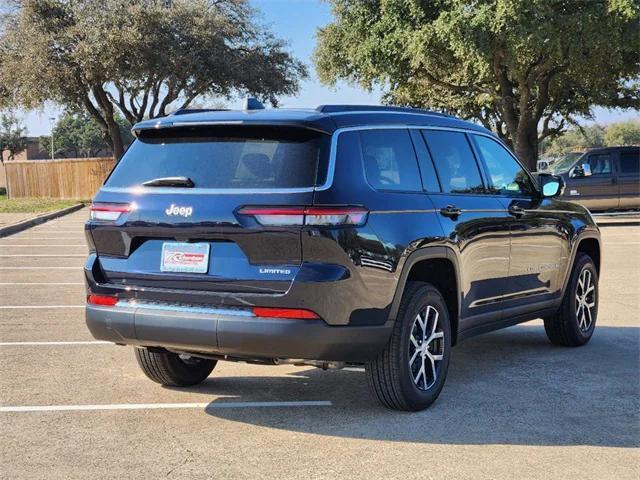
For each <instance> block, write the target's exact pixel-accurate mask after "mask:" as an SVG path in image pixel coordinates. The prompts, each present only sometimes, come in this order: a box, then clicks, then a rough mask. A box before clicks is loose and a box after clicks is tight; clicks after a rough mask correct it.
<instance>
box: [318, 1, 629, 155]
mask: <svg viewBox="0 0 640 480" xmlns="http://www.w3.org/2000/svg"><path fill="white" fill-rule="evenodd" d="M330 2H331V4H332V7H333V13H334V17H335V20H334V21H333V22H332V23H330V24H329V25H327V26H325V27H323V28H321V29H320V30H319V32H318V46H317V48H316V52H315V62H316V65H317V70H318V73H319V75H320V78H321V80H322V81H324V82H325V83H328V84H333V83H335V82H336V81H337V80H339V79H345V80H347V81H351V82H354V83H357V84H360V85H361V86H364V87H366V88H373V87H374V86H381V87H382V88H383V89H384V91H385V101H387V102H392V103H397V104H402V105H410V106H415V107H426V108H432V109H437V110H444V111H447V112H451V113H454V114H458V115H460V116H462V117H465V118H469V119H474V120H477V121H480V122H482V124H484V125H485V126H486V127H488V128H491V129H493V130H494V131H496V132H497V133H498V134H499V135H500V136H501V137H502V138H503V139H504V140H505V141H507V143H509V144H511V146H512V147H513V148H514V150H515V152H516V154H517V155H518V156H519V157H520V159H521V160H522V161H523V162H524V163H525V164H527V165H528V166H529V167H530V168H531V167H533V168H535V161H536V159H537V153H538V143H539V142H540V141H541V140H543V139H545V138H552V137H553V136H556V135H558V134H560V133H561V132H562V131H563V130H565V129H566V127H567V125H568V124H570V123H571V122H572V121H573V120H574V118H575V117H576V116H583V117H589V116H590V113H591V108H592V107H593V106H596V105H600V106H605V107H612V108H614V107H618V108H639V107H640V94H639V87H640V82H639V79H640V76H639V59H640V42H638V38H640V13H639V11H640V7H639V5H638V2H637V0H591V1H584V0H475V1H468V0H369V1H360V0H330Z"/></svg>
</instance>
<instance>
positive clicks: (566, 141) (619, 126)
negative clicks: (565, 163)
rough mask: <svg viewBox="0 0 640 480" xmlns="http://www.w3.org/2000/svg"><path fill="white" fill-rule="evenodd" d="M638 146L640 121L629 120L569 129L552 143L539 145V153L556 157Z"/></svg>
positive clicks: (545, 142) (544, 142)
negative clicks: (570, 153)
mask: <svg viewBox="0 0 640 480" xmlns="http://www.w3.org/2000/svg"><path fill="white" fill-rule="evenodd" d="M622 145H640V121H637V120H629V121H625V122H615V123H610V124H609V125H605V126H602V125H598V124H595V123H594V124H591V125H587V126H584V127H581V126H576V127H573V128H570V129H569V130H567V131H566V132H564V133H562V135H560V136H558V137H556V138H554V139H553V140H552V141H543V142H542V143H541V153H542V154H543V155H544V156H547V157H557V156H560V155H563V154H565V153H568V152H575V151H581V150H584V149H587V148H597V147H617V146H622Z"/></svg>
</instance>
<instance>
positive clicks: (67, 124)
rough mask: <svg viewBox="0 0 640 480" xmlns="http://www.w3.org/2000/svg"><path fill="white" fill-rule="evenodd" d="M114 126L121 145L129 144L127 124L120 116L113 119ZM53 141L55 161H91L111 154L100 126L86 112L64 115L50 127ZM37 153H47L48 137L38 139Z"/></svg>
mask: <svg viewBox="0 0 640 480" xmlns="http://www.w3.org/2000/svg"><path fill="white" fill-rule="evenodd" d="M116 122H117V123H118V125H119V127H120V136H121V138H122V139H123V144H124V145H127V144H129V143H130V142H131V140H132V136H131V133H130V131H129V123H128V122H127V121H126V120H124V118H123V117H122V116H120V115H117V116H116ZM53 139H54V154H55V156H57V157H66V158H79V157H94V156H96V155H97V154H99V153H101V152H103V154H104V153H107V154H111V153H112V152H111V147H110V145H109V143H108V141H107V139H105V135H104V132H103V131H102V129H101V128H100V124H99V123H98V122H97V121H96V120H95V119H94V118H93V117H91V116H90V115H89V114H88V113H86V112H79V113H74V112H65V113H64V114H63V115H62V116H61V117H60V119H59V120H58V121H57V123H56V124H55V126H54V127H53ZM40 149H41V150H43V151H46V152H50V151H51V136H42V137H40Z"/></svg>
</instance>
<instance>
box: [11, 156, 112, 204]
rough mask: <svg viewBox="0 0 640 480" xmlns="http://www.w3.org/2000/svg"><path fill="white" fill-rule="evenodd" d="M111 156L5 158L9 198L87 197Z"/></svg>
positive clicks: (97, 185) (101, 178)
mask: <svg viewBox="0 0 640 480" xmlns="http://www.w3.org/2000/svg"><path fill="white" fill-rule="evenodd" d="M114 164H115V160H114V159H113V158H108V157H107V158H66V159H61V160H28V161H17V162H12V161H8V162H5V169H6V175H7V190H8V193H9V196H10V197H11V198H20V197H51V198H73V199H79V200H89V199H91V198H93V196H94V195H95V194H96V192H97V191H98V189H99V188H100V186H101V185H102V182H103V181H104V179H105V178H106V176H107V175H108V174H109V172H110V171H111V169H112V168H113V165H114Z"/></svg>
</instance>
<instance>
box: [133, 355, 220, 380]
mask: <svg viewBox="0 0 640 480" xmlns="http://www.w3.org/2000/svg"><path fill="white" fill-rule="evenodd" d="M135 353H136V360H137V361H138V365H139V366H140V368H141V369H142V371H143V372H144V374H145V375H146V376H147V377H149V378H150V379H151V380H153V381H154V382H156V383H159V384H161V385H166V386H168V387H189V386H191V385H197V384H198V383H201V382H203V381H204V380H206V378H207V377H208V376H209V374H210V373H211V372H212V370H213V369H214V367H215V366H216V364H217V363H218V362H217V360H210V359H207V358H197V357H185V356H181V355H178V354H177V353H173V352H169V351H167V350H161V349H153V350H151V349H148V348H145V347H136V348H135Z"/></svg>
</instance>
